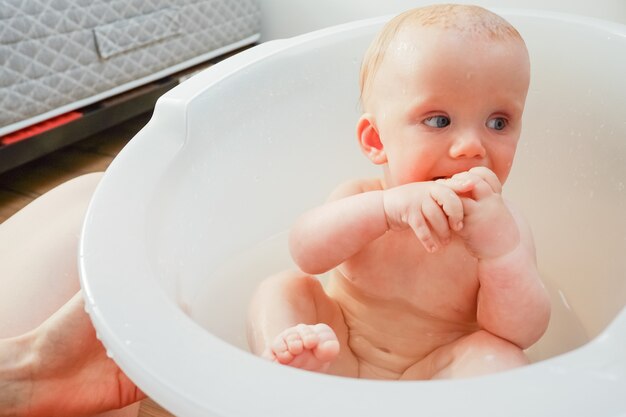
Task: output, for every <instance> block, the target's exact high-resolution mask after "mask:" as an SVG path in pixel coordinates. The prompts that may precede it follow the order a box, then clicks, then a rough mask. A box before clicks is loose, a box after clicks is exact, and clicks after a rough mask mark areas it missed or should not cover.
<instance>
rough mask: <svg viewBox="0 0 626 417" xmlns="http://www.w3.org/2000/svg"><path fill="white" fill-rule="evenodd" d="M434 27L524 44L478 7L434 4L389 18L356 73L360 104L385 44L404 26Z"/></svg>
mask: <svg viewBox="0 0 626 417" xmlns="http://www.w3.org/2000/svg"><path fill="white" fill-rule="evenodd" d="M413 25H415V26H419V27H429V26H430V27H438V28H441V29H451V30H455V31H458V32H461V33H463V34H467V35H474V36H480V37H482V38H487V39H493V40H517V41H521V42H522V43H524V40H523V39H522V37H521V35H520V34H519V32H518V31H517V30H516V29H515V28H514V27H513V26H512V25H511V24H510V23H509V22H507V21H506V20H504V19H503V18H502V17H500V16H498V15H497V14H495V13H493V12H490V11H489V10H486V9H483V8H482V7H479V6H470V5H460V4H436V5H432V6H426V7H420V8H417V9H412V10H408V11H406V12H404V13H401V14H399V15H398V16H396V17H394V18H393V19H391V20H390V21H389V22H387V24H386V25H385V26H384V27H383V29H382V30H381V31H380V32H379V34H378V35H377V36H376V38H375V39H374V41H373V42H372V43H371V44H370V46H369V48H368V49H367V51H366V52H365V55H364V57H363V63H362V64H361V73H360V80H359V82H360V88H361V103H362V105H363V104H364V100H365V99H366V98H367V95H368V93H369V90H370V89H371V86H372V83H373V81H374V78H375V76H376V73H377V71H378V68H379V67H380V65H381V63H382V61H383V60H384V58H385V52H386V51H387V49H388V47H389V44H390V43H391V41H392V40H393V39H394V38H395V36H396V35H397V34H398V32H399V31H400V30H401V29H402V28H405V27H407V26H413Z"/></svg>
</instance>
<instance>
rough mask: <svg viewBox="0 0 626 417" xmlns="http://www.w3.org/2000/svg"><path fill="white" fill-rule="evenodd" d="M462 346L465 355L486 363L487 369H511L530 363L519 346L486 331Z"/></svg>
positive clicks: (470, 337) (476, 333) (477, 334)
mask: <svg viewBox="0 0 626 417" xmlns="http://www.w3.org/2000/svg"><path fill="white" fill-rule="evenodd" d="M462 345H465V346H462V350H463V351H464V353H463V354H464V355H466V356H471V357H473V360H475V361H477V362H480V363H484V365H485V366H486V367H487V368H489V367H492V366H493V367H494V368H497V369H494V370H504V369H511V368H516V367H518V366H522V365H527V364H528V363H529V360H528V357H527V356H526V354H525V353H524V351H523V350H522V349H521V348H520V347H519V346H517V345H516V344H514V343H512V342H510V341H508V340H506V339H503V338H501V337H498V336H496V335H494V334H493V333H490V332H488V331H486V330H479V331H477V332H475V333H473V334H471V335H469V336H468V337H467V338H466V340H465V341H464V343H462Z"/></svg>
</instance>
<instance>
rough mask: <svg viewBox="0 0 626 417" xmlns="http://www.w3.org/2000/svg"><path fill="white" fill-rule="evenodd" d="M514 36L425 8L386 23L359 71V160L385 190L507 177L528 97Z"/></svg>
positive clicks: (494, 22) (483, 21)
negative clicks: (375, 171) (472, 176)
mask: <svg viewBox="0 0 626 417" xmlns="http://www.w3.org/2000/svg"><path fill="white" fill-rule="evenodd" d="M529 77H530V65H529V60H528V52H527V50H526V46H525V44H524V41H523V39H522V38H521V36H520V34H519V33H518V32H517V30H516V29H515V28H514V27H513V26H511V25H510V24H509V23H508V22H507V21H506V20H504V19H503V18H501V17H500V16H498V15H496V14H494V13H492V12H489V11H488V10H485V9H483V8H481V7H477V6H465V5H434V6H428V7H424V8H419V9H414V10H410V11H407V12H405V13H403V14H401V15H399V16H397V17H395V18H394V19H392V20H391V21H390V22H389V23H387V25H385V27H384V28H383V30H382V31H381V32H380V33H379V35H378V36H377V37H376V39H375V40H374V41H373V42H372V44H371V45H370V47H369V49H368V50H367V52H366V54H365V57H364V60H363V65H362V67H361V77H360V83H361V101H362V106H363V111H364V114H363V116H362V117H361V119H360V120H359V123H358V126H357V135H358V138H359V142H360V144H361V148H362V149H363V151H364V153H365V154H366V155H367V156H368V157H369V158H370V160H372V162H374V163H376V164H384V167H385V179H386V181H387V183H388V185H389V186H393V185H399V184H402V183H407V182H413V181H428V180H431V179H435V178H438V177H449V176H451V175H453V174H454V173H456V172H460V171H464V170H467V169H470V168H472V167H474V166H487V167H489V168H490V169H492V170H493V171H494V172H495V173H496V175H498V177H499V178H500V180H501V181H502V182H504V180H505V179H506V177H507V176H508V173H509V170H510V168H511V164H512V161H513V156H514V154H515V149H516V145H517V140H518V139H519V135H520V132H521V116H522V112H523V108H524V103H525V99H526V93H527V91H528V84H529Z"/></svg>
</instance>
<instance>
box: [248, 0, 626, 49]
mask: <svg viewBox="0 0 626 417" xmlns="http://www.w3.org/2000/svg"><path fill="white" fill-rule="evenodd" d="M259 1H260V3H261V13H262V29H261V41H267V40H272V39H280V38H286V37H290V36H294V35H298V34H301V33H305V32H310V31H312V30H316V29H321V28H323V27H327V26H332V25H336V24H340V23H345V22H349V21H352V20H358V19H364V18H368V17H375V16H380V15H385V14H397V13H399V12H401V11H404V10H407V9H410V8H412V7H417V6H421V5H426V4H432V3H450V2H456V3H471V4H477V5H480V6H483V7H490V8H497V7H514V8H532V9H541V10H550V11H559V12H566V13H573V14H580V15H585V16H592V17H597V18H601V19H606V20H612V21H616V22H619V23H622V24H626V0H588V1H580V0H473V1H472V0H456V1H455V0H452V1H445V0H386V1H385V0H259Z"/></svg>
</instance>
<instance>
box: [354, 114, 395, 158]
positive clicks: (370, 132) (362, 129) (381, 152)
mask: <svg viewBox="0 0 626 417" xmlns="http://www.w3.org/2000/svg"><path fill="white" fill-rule="evenodd" d="M356 136H357V139H358V141H359V145H360V146H361V151H363V153H364V154H365V156H367V157H368V158H369V160H370V161H372V162H373V163H375V164H376V165H380V164H384V163H386V162H387V154H386V153H385V149H384V147H383V143H382V142H381V141H380V136H379V135H378V129H377V128H376V124H375V121H374V116H373V115H372V114H371V113H364V114H363V115H362V116H361V118H360V119H359V122H358V123H357V125H356Z"/></svg>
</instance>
